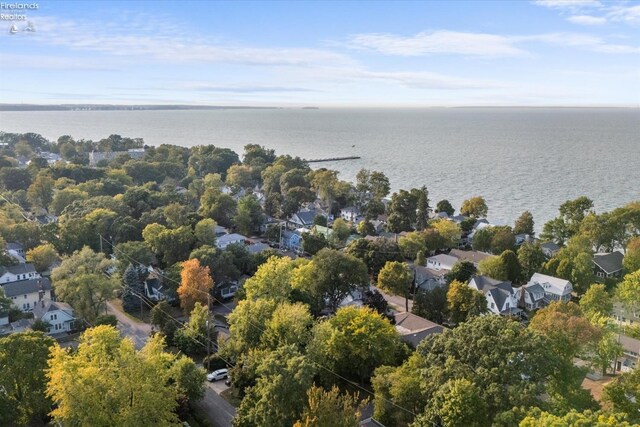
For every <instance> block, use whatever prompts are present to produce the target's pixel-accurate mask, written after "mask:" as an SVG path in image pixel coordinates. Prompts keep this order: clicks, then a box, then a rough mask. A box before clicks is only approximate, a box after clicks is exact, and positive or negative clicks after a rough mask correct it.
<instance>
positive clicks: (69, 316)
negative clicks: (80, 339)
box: [33, 300, 76, 334]
mask: <svg viewBox="0 0 640 427" xmlns="http://www.w3.org/2000/svg"><path fill="white" fill-rule="evenodd" d="M33 317H34V318H36V319H39V320H42V321H43V322H47V323H48V324H49V325H50V326H49V331H48V334H58V333H61V332H70V331H72V330H73V324H74V322H75V320H76V319H75V317H73V309H72V308H71V306H70V305H69V304H67V303H64V302H57V301H56V302H54V301H51V300H42V301H40V302H38V304H36V306H35V307H34V309H33Z"/></svg>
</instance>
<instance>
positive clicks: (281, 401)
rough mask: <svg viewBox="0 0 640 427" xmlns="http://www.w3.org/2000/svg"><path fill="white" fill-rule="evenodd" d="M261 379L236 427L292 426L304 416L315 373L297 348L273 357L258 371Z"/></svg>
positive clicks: (243, 405)
mask: <svg viewBox="0 0 640 427" xmlns="http://www.w3.org/2000/svg"><path fill="white" fill-rule="evenodd" d="M256 374H257V376H258V378H257V381H256V383H255V385H254V386H253V387H250V388H249V389H248V391H247V395H246V396H245V397H244V399H242V402H241V403H240V406H239V407H238V410H237V412H236V416H235V417H234V419H233V426H234V427H251V426H290V425H293V424H294V423H295V421H296V420H297V419H298V418H300V416H301V415H302V411H303V408H304V407H305V401H306V391H307V390H308V389H309V387H311V384H312V382H313V376H314V374H315V369H314V366H313V364H311V363H310V362H309V361H308V360H307V358H306V357H305V356H304V355H302V354H300V353H299V352H298V351H297V350H296V349H295V347H294V346H282V347H280V348H278V349H277V350H275V351H274V352H272V353H269V354H268V355H267V356H266V357H264V358H263V360H262V361H261V362H260V364H259V365H258V366H257V368H256Z"/></svg>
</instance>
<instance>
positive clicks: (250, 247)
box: [247, 242, 269, 254]
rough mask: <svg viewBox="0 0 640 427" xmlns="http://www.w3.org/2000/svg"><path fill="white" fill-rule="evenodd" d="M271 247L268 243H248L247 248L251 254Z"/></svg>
mask: <svg viewBox="0 0 640 427" xmlns="http://www.w3.org/2000/svg"><path fill="white" fill-rule="evenodd" d="M268 249H269V245H267V244H266V243H262V242H259V243H253V244H251V245H247V250H248V251H249V253H250V254H259V253H260V252H264V251H266V250H268Z"/></svg>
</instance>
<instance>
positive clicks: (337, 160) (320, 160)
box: [306, 156, 361, 163]
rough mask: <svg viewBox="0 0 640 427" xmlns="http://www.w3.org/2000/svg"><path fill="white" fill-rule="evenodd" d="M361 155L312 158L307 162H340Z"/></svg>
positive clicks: (358, 157) (355, 158)
mask: <svg viewBox="0 0 640 427" xmlns="http://www.w3.org/2000/svg"><path fill="white" fill-rule="evenodd" d="M360 158H361V157H360V156H347V157H329V158H327V159H311V160H306V162H307V163H320V162H339V161H342V160H358V159H360Z"/></svg>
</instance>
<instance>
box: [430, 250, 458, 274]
mask: <svg viewBox="0 0 640 427" xmlns="http://www.w3.org/2000/svg"><path fill="white" fill-rule="evenodd" d="M456 262H458V258H456V257H455V256H451V255H447V254H439V255H435V256H432V257H429V258H427V268H430V269H432V270H436V271H439V270H447V271H451V269H452V268H453V266H454V264H455V263H456Z"/></svg>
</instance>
